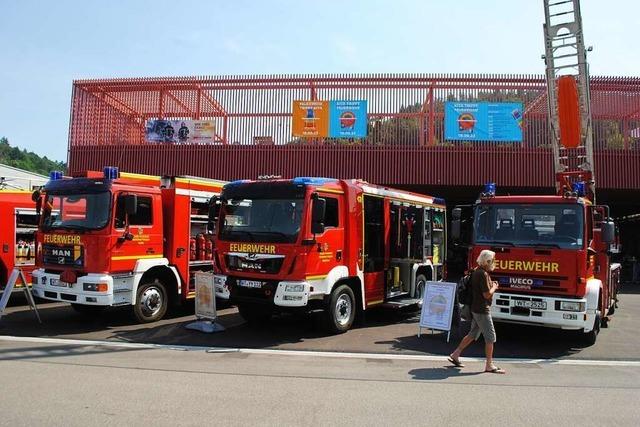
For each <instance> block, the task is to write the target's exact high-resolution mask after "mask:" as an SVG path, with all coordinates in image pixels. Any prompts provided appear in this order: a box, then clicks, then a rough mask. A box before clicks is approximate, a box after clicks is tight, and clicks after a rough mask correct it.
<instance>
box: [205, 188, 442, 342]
mask: <svg viewBox="0 0 640 427" xmlns="http://www.w3.org/2000/svg"><path fill="white" fill-rule="evenodd" d="M445 224H446V216H445V204H444V201H443V200H442V199H437V198H434V197H430V196H424V195H420V194H414V193H409V192H406V191H400V190H394V189H390V188H385V187H379V186H376V185H372V184H368V183H366V182H364V181H357V180H338V179H328V178H307V177H300V178H294V179H288V180H287V179H275V180H261V181H235V182H232V183H229V184H227V185H226V186H225V187H224V189H223V190H222V195H221V210H220V214H219V226H218V237H217V241H216V257H217V263H218V265H219V266H220V268H221V271H222V274H221V275H218V276H217V277H216V278H215V281H216V287H218V288H219V289H218V291H219V292H226V291H228V292H230V297H231V301H232V302H235V303H237V305H238V308H239V311H240V314H241V315H242V316H243V317H244V318H245V319H246V320H247V321H249V322H256V321H263V320H266V319H268V318H269V317H270V316H271V314H272V313H273V312H274V311H276V310H286V309H298V310H304V311H309V310H316V309H323V310H324V313H325V315H324V316H325V318H326V323H327V325H328V328H329V330H330V331H332V332H334V333H340V332H344V331H346V330H348V329H349V328H350V327H351V325H352V323H353V321H354V317H355V315H356V312H362V311H364V310H366V309H368V308H371V307H374V306H377V305H380V304H383V303H389V304H396V305H404V304H415V303H417V302H418V301H419V300H420V298H421V297H422V293H423V291H424V286H425V283H426V281H428V280H439V279H442V277H443V275H444V266H443V260H444V256H445V254H446V234H445Z"/></svg>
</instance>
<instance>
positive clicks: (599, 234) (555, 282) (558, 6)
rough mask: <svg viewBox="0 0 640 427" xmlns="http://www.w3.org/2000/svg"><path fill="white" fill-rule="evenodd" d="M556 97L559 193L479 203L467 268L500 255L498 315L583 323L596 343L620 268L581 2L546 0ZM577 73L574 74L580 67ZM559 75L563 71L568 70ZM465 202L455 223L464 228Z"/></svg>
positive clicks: (489, 191)
mask: <svg viewBox="0 0 640 427" xmlns="http://www.w3.org/2000/svg"><path fill="white" fill-rule="evenodd" d="M544 3H545V17H546V23H545V26H544V29H545V41H546V55H545V60H546V64H547V88H548V103H549V114H550V123H551V139H552V142H553V144H552V145H553V155H554V163H555V175H556V181H557V185H556V189H557V194H556V195H555V196H495V193H496V188H495V184H488V185H487V186H486V188H485V191H484V193H483V194H482V195H481V197H480V199H479V200H478V201H477V202H476V204H475V207H474V220H473V244H472V247H471V249H470V252H469V266H470V267H471V266H472V265H473V264H474V260H475V259H476V258H477V256H478V254H479V253H480V251H481V250H483V249H491V250H493V251H495V252H496V265H495V271H494V272H493V273H491V276H492V278H494V279H495V280H497V281H498V284H499V288H498V291H497V292H496V293H495V294H494V296H493V304H492V307H491V315H492V317H493V318H494V319H495V320H496V321H506V322H516V323H526V324H532V325H541V326H548V327H556V328H562V329H573V330H582V331H583V332H584V338H585V339H586V341H587V342H589V343H594V342H595V340H596V337H597V335H598V332H599V330H600V326H606V324H607V323H606V322H607V320H608V316H610V315H611V314H613V312H614V311H615V308H616V302H617V291H618V283H619V273H620V265H619V264H616V263H612V262H611V260H610V256H609V255H610V253H611V252H610V248H611V244H612V243H613V242H614V239H615V226H614V224H613V222H611V221H610V220H609V215H608V212H609V209H608V207H606V206H598V205H596V204H595V185H594V174H593V140H592V132H591V113H590V106H589V105H590V103H589V78H588V70H587V64H586V52H585V49H584V42H583V38H582V23H581V17H580V9H579V2H578V0H570V1H562V2H557V1H555V2H551V3H550V2H549V1H545V2H544ZM575 70H577V75H575V76H574V75H572V74H566V72H574V71H575ZM560 74H561V75H560ZM460 214H461V210H460V209H459V208H456V209H454V212H453V223H452V230H453V233H452V234H453V236H454V238H456V237H458V236H459V234H460Z"/></svg>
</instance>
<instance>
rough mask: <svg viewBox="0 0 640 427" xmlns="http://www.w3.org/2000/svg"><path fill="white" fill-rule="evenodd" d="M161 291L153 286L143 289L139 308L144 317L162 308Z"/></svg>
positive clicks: (154, 313)
mask: <svg viewBox="0 0 640 427" xmlns="http://www.w3.org/2000/svg"><path fill="white" fill-rule="evenodd" d="M162 304H163V301H162V292H161V291H160V289H158V288H157V287H155V286H150V287H148V288H147V289H145V290H144V292H143V293H142V295H141V296H140V308H141V309H142V313H143V314H144V316H145V317H153V316H155V315H156V314H158V313H159V312H160V310H161V309H162Z"/></svg>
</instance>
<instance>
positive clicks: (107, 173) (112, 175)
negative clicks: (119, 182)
mask: <svg viewBox="0 0 640 427" xmlns="http://www.w3.org/2000/svg"><path fill="white" fill-rule="evenodd" d="M102 173H103V174H104V178H105V179H111V180H114V179H118V175H119V173H118V168H117V167H115V166H106V167H105V168H104V169H103V170H102Z"/></svg>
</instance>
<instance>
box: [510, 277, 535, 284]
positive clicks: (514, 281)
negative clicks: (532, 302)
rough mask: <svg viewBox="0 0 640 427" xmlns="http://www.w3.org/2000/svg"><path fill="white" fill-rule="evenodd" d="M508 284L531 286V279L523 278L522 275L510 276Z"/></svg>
mask: <svg viewBox="0 0 640 427" xmlns="http://www.w3.org/2000/svg"><path fill="white" fill-rule="evenodd" d="M509 284H510V285H512V286H513V285H527V286H533V279H525V278H523V277H510V278H509Z"/></svg>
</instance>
